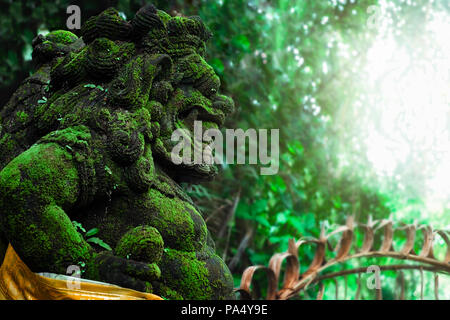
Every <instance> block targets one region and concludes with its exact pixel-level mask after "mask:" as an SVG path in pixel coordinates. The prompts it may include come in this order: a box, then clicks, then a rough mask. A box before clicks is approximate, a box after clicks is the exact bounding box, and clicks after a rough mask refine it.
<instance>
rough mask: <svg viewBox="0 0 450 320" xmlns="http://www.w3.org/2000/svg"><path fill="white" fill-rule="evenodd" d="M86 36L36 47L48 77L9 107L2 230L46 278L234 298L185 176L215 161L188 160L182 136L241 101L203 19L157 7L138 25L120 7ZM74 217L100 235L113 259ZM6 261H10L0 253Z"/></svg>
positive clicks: (1, 155) (201, 174)
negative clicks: (221, 68) (223, 86)
mask: <svg viewBox="0 0 450 320" xmlns="http://www.w3.org/2000/svg"><path fill="white" fill-rule="evenodd" d="M81 35H82V37H80V38H78V37H77V36H75V35H74V34H72V33H70V32H68V31H55V32H51V33H49V34H48V35H46V36H42V35H40V36H38V37H37V38H36V39H34V41H33V48H34V51H33V60H34V61H35V62H36V63H37V65H38V70H37V71H36V72H35V73H34V74H33V75H32V76H30V77H29V78H28V79H26V80H25V81H24V82H23V83H22V85H21V87H20V88H19V89H18V90H17V91H16V92H15V93H14V95H13V96H12V97H11V99H10V101H9V102H8V103H7V104H6V105H5V106H4V107H3V108H2V110H1V114H0V117H1V119H0V120H1V122H0V123H1V126H0V148H1V149H0V151H1V152H0V169H1V172H0V210H1V211H0V218H1V220H0V226H1V238H2V241H1V243H2V245H1V246H0V247H3V248H1V250H2V254H4V249H5V246H6V245H7V244H8V243H10V244H11V245H12V247H13V248H14V249H15V251H16V252H17V254H18V255H19V257H20V258H21V259H22V260H23V261H24V263H25V264H26V265H27V266H28V267H29V268H30V269H31V270H32V271H33V272H51V273H57V274H66V271H67V268H68V266H70V265H79V266H81V267H82V272H83V273H82V277H83V278H87V279H92V280H98V281H102V282H107V283H111V284H116V285H119V286H122V287H126V288H131V289H135V290H138V291H142V292H151V293H154V294H157V295H160V296H163V297H165V298H170V299H228V298H233V280H232V276H231V274H230V272H229V270H228V268H227V266H226V265H225V264H224V262H223V261H222V260H221V259H220V258H219V257H218V256H217V255H216V254H215V252H214V243H213V241H212V239H211V236H210V234H209V233H208V230H207V228H206V225H205V222H204V220H203V218H202V216H201V215H200V213H199V209H198V208H196V206H195V205H194V203H193V202H192V200H191V199H190V198H189V197H188V196H187V195H186V193H185V192H184V191H183V190H182V189H181V188H180V187H179V183H180V182H193V183H196V182H200V181H203V180H208V179H210V178H212V177H213V176H214V175H215V174H216V172H217V169H216V167H215V166H214V165H206V164H196V165H187V164H180V165H176V164H174V163H173V162H172V160H171V155H170V153H171V150H172V148H173V147H174V145H175V143H174V142H172V141H171V135H172V133H173V132H174V130H176V129H178V128H183V129H185V130H186V129H187V130H190V131H191V132H192V131H193V127H194V121H195V120H198V121H203V125H204V126H206V127H208V128H217V127H219V126H220V125H222V124H223V122H224V120H225V117H226V116H227V115H228V114H229V113H230V112H232V110H233V108H234V105H233V101H232V100H231V99H230V98H228V97H226V96H223V95H220V94H219V93H218V90H219V86H220V80H219V78H218V77H217V75H216V74H215V73H214V71H213V69H212V68H211V67H210V66H209V65H208V64H207V63H206V62H205V60H204V54H205V41H206V40H207V39H208V38H209V37H210V36H211V34H210V32H209V31H208V29H207V28H206V27H205V25H204V24H203V23H202V21H201V20H200V19H199V18H197V17H189V18H188V17H171V16H169V15H168V14H166V13H165V12H163V11H160V10H157V9H156V8H155V7H154V6H152V5H147V6H145V7H144V8H142V9H140V10H139V11H138V12H137V13H136V15H135V17H134V18H133V19H132V21H131V22H127V21H125V20H124V19H122V18H121V17H120V15H119V14H118V12H117V11H116V10H115V9H113V8H110V9H107V10H106V11H104V12H103V13H101V14H100V15H98V16H95V17H92V18H91V19H89V20H88V21H86V23H85V24H84V26H83V27H82V29H81ZM73 221H76V222H78V223H81V225H82V226H83V227H84V228H85V229H86V230H88V228H98V229H99V233H98V234H97V235H96V237H98V238H100V239H102V240H103V241H104V242H105V243H107V244H109V245H110V246H111V247H112V248H113V250H112V251H108V250H105V249H102V248H101V247H100V246H97V245H94V244H92V245H90V242H87V241H86V240H85V239H84V238H83V235H82V234H81V233H79V232H78V231H77V228H76V227H75V226H74V223H73ZM0 258H2V257H0Z"/></svg>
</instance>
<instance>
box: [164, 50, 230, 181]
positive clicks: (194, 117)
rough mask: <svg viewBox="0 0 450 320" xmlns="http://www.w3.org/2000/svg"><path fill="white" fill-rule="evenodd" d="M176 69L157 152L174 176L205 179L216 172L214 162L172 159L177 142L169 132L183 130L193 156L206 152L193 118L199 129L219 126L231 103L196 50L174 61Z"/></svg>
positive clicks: (190, 179)
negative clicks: (175, 160) (175, 82)
mask: <svg viewBox="0 0 450 320" xmlns="http://www.w3.org/2000/svg"><path fill="white" fill-rule="evenodd" d="M175 70H176V71H175V78H178V82H177V84H176V85H175V88H174V90H173V93H172V95H171V97H170V98H169V99H168V101H167V104H166V106H164V110H163V112H162V113H163V115H162V118H161V120H160V122H159V123H160V126H161V127H160V138H159V139H160V141H161V144H160V148H157V149H156V150H157V151H156V155H157V156H159V157H162V158H163V159H164V161H165V162H166V163H167V162H170V163H171V164H172V165H171V166H172V167H173V168H175V171H176V172H177V174H176V175H177V180H181V181H194V182H195V181H201V180H208V179H210V178H212V177H213V176H214V175H215V174H216V172H217V168H216V167H215V165H214V164H208V163H207V162H205V161H202V163H200V164H194V163H192V164H186V163H182V164H179V165H175V164H174V163H173V161H172V159H171V151H172V150H173V148H174V145H175V144H176V143H177V142H174V141H172V140H171V136H172V133H173V132H174V131H175V130H180V129H181V130H184V132H185V134H186V135H187V137H189V138H190V140H191V152H192V154H191V155H192V158H193V154H194V152H196V151H197V152H198V151H199V152H200V153H201V154H202V155H206V152H205V150H206V147H207V145H208V144H210V142H205V141H202V140H203V139H202V136H198V135H195V134H194V124H195V122H197V124H198V123H199V122H201V125H202V131H205V130H208V129H219V128H220V127H221V126H222V125H223V123H224V121H225V119H226V117H227V116H228V115H229V114H230V113H231V112H232V111H233V109H234V104H233V101H232V99H231V98H229V97H227V96H224V95H220V94H219V93H218V92H219V88H220V80H219V77H218V76H217V75H216V74H215V72H214V70H213V68H212V67H211V66H210V65H208V64H207V63H206V61H205V60H204V59H203V58H202V57H201V56H200V55H199V54H191V55H188V56H186V57H183V58H181V59H180V60H178V61H177V62H175ZM202 133H203V132H200V134H202ZM194 140H196V141H194ZM161 147H162V148H161ZM204 152H205V153H204Z"/></svg>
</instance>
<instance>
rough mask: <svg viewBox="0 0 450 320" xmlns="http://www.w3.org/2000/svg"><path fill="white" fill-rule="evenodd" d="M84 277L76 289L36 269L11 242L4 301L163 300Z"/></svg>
mask: <svg viewBox="0 0 450 320" xmlns="http://www.w3.org/2000/svg"><path fill="white" fill-rule="evenodd" d="M80 280H81V281H80V282H79V286H77V288H75V289H73V288H71V287H73V285H70V284H72V283H73V282H72V281H67V280H60V279H52V278H48V277H44V276H41V275H39V274H36V273H34V272H32V271H31V270H30V269H29V268H28V267H27V266H26V265H25V263H24V262H23V261H22V260H21V259H20V258H19V256H18V255H17V253H16V252H15V251H14V249H13V247H12V246H11V244H9V246H8V249H7V251H6V255H5V259H4V261H3V264H2V266H1V267H0V300H163V299H162V298H161V297H158V296H157V295H154V294H150V293H143V292H139V291H135V290H131V289H126V288H121V287H118V286H115V285H110V284H106V283H98V282H97V283H92V282H86V281H83V280H82V279H80ZM77 285H78V284H77Z"/></svg>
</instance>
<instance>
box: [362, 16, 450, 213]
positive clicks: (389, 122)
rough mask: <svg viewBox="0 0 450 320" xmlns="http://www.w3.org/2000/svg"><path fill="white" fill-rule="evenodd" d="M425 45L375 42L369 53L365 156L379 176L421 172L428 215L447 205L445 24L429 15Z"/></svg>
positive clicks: (449, 79)
mask: <svg viewBox="0 0 450 320" xmlns="http://www.w3.org/2000/svg"><path fill="white" fill-rule="evenodd" d="M429 19H430V20H429V23H428V24H427V28H426V30H427V32H428V33H429V35H427V37H428V38H427V40H428V41H429V44H427V45H425V46H421V45H420V44H419V43H414V40H412V42H410V43H403V44H402V43H398V42H397V41H396V40H395V39H394V38H393V37H392V36H391V35H392V34H394V32H393V30H394V27H391V28H392V30H391V32H387V33H386V34H389V35H388V36H380V37H379V38H378V39H377V40H376V41H375V43H374V44H373V46H372V48H371V49H370V50H369V52H368V57H367V58H368V60H367V65H366V70H365V71H366V72H367V75H368V77H369V79H367V85H368V92H370V95H369V102H370V106H369V107H370V108H371V114H372V118H373V120H372V122H373V125H372V126H368V127H366V128H365V130H366V134H365V136H366V137H367V138H366V141H365V142H366V145H367V148H368V150H367V156H368V158H369V160H370V162H371V163H372V164H373V166H374V167H375V169H376V170H377V172H378V173H379V174H380V175H385V176H386V175H387V176H393V175H394V174H395V171H396V170H398V168H399V167H402V166H403V167H408V166H409V167H411V168H412V169H411V170H412V172H413V171H414V170H416V172H417V171H421V170H423V172H419V173H420V174H423V176H425V177H426V179H425V182H424V184H425V189H426V191H425V195H424V196H425V197H426V199H425V202H426V205H427V206H428V207H429V208H430V209H432V210H437V209H438V208H443V207H444V202H445V201H448V200H449V199H450V128H449V127H450V99H449V93H450V75H449V71H450V63H449V61H450V60H449V56H448V55H449V53H450V38H449V36H448V31H449V30H450V19H449V17H448V15H445V14H442V13H434V14H431V16H430V18H429Z"/></svg>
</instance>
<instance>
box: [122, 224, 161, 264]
mask: <svg viewBox="0 0 450 320" xmlns="http://www.w3.org/2000/svg"><path fill="white" fill-rule="evenodd" d="M163 250H164V241H163V239H162V237H161V234H160V233H159V232H158V230H157V229H156V228H153V227H149V226H139V227H136V228H134V229H132V230H130V231H128V232H127V233H126V234H125V235H124V236H123V237H122V238H121V239H120V241H119V243H118V244H117V246H116V250H115V253H116V255H117V256H119V257H122V258H126V259H133V260H137V261H146V262H149V263H159V262H160V261H161V257H162V254H163Z"/></svg>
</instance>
